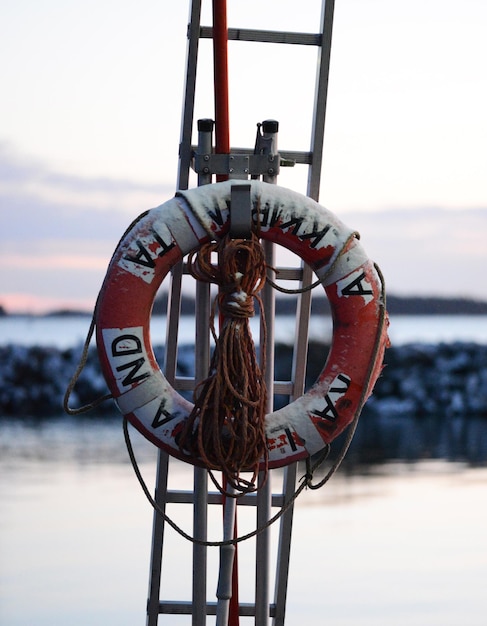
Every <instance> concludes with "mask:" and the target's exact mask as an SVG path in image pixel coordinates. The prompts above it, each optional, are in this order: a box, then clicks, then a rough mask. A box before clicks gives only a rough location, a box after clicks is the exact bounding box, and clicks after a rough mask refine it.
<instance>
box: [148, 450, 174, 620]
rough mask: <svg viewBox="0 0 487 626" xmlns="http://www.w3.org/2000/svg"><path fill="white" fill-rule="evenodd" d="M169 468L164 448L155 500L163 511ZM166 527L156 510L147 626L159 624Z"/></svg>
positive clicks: (158, 458) (158, 463)
mask: <svg viewBox="0 0 487 626" xmlns="http://www.w3.org/2000/svg"><path fill="white" fill-rule="evenodd" d="M168 468H169V455H168V454H167V453H166V452H164V451H163V450H159V451H158V455H157V470H156V486H155V493H154V500H155V501H156V502H157V504H158V505H159V506H160V507H161V509H162V510H163V511H165V510H166V494H167V476H168ZM164 529H165V521H164V518H163V517H162V516H161V515H159V513H157V511H154V513H153V517H152V545H151V556H150V569H149V591H148V599H147V619H146V626H157V622H158V619H159V602H160V594H161V574H162V553H163V546H164Z"/></svg>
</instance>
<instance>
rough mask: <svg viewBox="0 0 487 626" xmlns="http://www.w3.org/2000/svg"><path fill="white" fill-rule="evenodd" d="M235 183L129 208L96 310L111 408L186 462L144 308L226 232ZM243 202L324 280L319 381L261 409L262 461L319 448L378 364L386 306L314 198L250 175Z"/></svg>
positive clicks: (365, 266) (363, 261)
mask: <svg viewBox="0 0 487 626" xmlns="http://www.w3.org/2000/svg"><path fill="white" fill-rule="evenodd" d="M235 184H239V183H238V181H227V182H223V183H216V184H212V185H205V186H202V187H198V188H196V189H191V190H188V191H181V192H178V193H177V195H176V197H174V198H173V199H171V200H169V201H168V202H165V203H164V204H162V205H161V206H159V207H157V208H155V209H152V210H150V211H148V212H147V213H145V214H143V215H142V216H140V218H139V219H138V220H137V221H136V222H135V223H134V224H133V225H132V226H131V227H130V228H129V230H128V231H127V232H126V233H125V235H124V237H123V239H122V241H121V242H120V243H119V245H118V247H117V249H116V251H115V253H114V255H113V258H112V260H111V263H110V265H109V268H108V271H107V275H106V277H105V280H104V283H103V286H102V288H101V291H100V295H99V299H98V303H97V309H96V328H97V331H96V332H97V346H98V353H99V358H100V362H101V367H102V371H103V374H104V376H105V379H106V381H107V384H108V387H109V389H110V391H111V393H112V395H113V397H114V399H115V401H116V403H117V405H118V407H119V409H120V411H121V412H122V414H123V415H125V416H126V417H127V419H128V420H129V421H130V422H131V423H132V424H133V425H134V426H135V427H136V428H137V429H138V430H139V431H140V432H141V433H143V434H144V435H145V436H146V437H147V438H148V439H149V440H150V441H152V442H153V443H154V444H155V445H157V446H159V447H160V448H162V449H164V450H166V451H167V452H169V453H170V454H172V455H173V456H176V457H178V458H182V459H183V460H185V461H187V462H189V463H193V464H196V465H198V464H199V460H198V459H197V458H192V457H191V456H189V455H185V454H183V453H182V452H181V450H180V449H179V447H178V444H177V435H178V432H180V430H181V426H182V424H183V421H184V420H185V419H187V417H188V415H189V414H190V412H191V409H192V404H191V403H190V402H188V401H187V400H185V399H184V398H183V397H182V396H181V395H180V394H179V393H177V392H176V391H175V389H174V388H173V387H172V386H171V385H170V384H169V382H168V381H167V379H166V378H165V377H164V374H163V373H162V372H161V370H160V368H159V365H158V364H157V361H156V359H155V357H154V353H153V350H152V346H151V340H150V334H149V324H150V316H151V311H152V305H153V302H154V298H155V294H156V292H157V289H158V287H159V286H160V285H161V283H162V281H163V280H164V278H165V277H166V275H167V274H168V272H169V271H170V270H171V268H172V267H173V266H174V265H175V264H176V263H178V262H179V261H181V259H182V258H183V257H184V256H185V255H186V254H188V253H189V252H191V251H193V250H195V249H197V248H198V247H199V246H201V245H202V244H203V243H205V242H208V241H209V240H211V239H216V238H221V237H222V236H224V235H225V234H226V233H227V232H228V230H229V224H230V220H229V207H230V198H231V185H235ZM245 184H248V181H245ZM251 202H252V207H253V216H254V217H253V219H254V226H255V228H256V229H257V224H258V234H259V236H260V237H261V238H262V239H266V240H269V241H272V242H274V243H277V244H280V245H282V246H285V247H286V248H288V249H289V250H291V251H292V252H294V253H295V254H297V255H298V256H299V257H301V259H303V260H304V261H305V262H306V263H308V264H309V265H310V266H311V267H312V269H313V270H314V272H315V274H316V275H317V277H318V278H320V279H323V285H324V288H325V291H326V294H327V296H328V299H329V301H330V306H331V309H332V315H333V338H332V343H331V347H330V351H329V354H328V358H327V360H326V363H325V365H324V368H323V370H322V372H321V374H320V376H319V378H318V380H317V381H316V383H315V384H314V385H313V387H312V388H311V389H309V391H307V393H305V394H304V395H303V396H301V397H300V398H298V399H297V400H295V401H294V402H292V403H290V404H289V405H287V406H285V407H284V408H281V409H279V410H277V411H275V412H273V413H270V414H268V415H267V416H266V418H265V421H266V435H267V443H268V450H269V467H271V468H272V467H279V466H282V465H288V464H289V463H291V462H293V461H296V460H299V459H302V458H306V457H308V456H309V455H312V454H314V453H316V452H318V451H319V450H321V449H323V448H324V447H325V445H326V444H327V443H329V442H331V441H332V440H333V439H334V438H335V437H337V436H338V435H339V434H340V433H341V432H342V431H343V430H344V429H345V428H346V427H347V426H348V425H349V424H350V423H351V421H352V420H353V419H354V417H355V416H356V415H357V413H358V412H360V410H361V408H362V405H363V402H364V401H365V399H366V398H367V397H368V396H369V395H370V394H371V392H372V389H373V386H374V384H375V382H376V380H377V378H378V376H379V374H380V371H381V369H382V360H383V354H384V349H385V347H386V344H387V341H388V340H387V314H386V312H385V305H384V302H383V288H382V283H381V279H380V276H379V274H378V272H377V270H376V268H375V266H374V264H373V262H372V261H371V260H370V259H369V258H368V257H367V255H366V254H365V252H364V250H363V248H362V246H361V244H360V242H359V241H358V239H357V238H356V237H354V236H353V234H354V231H352V230H350V229H349V228H348V227H346V226H345V225H344V224H343V223H342V222H341V221H340V220H338V219H337V218H336V217H335V216H334V215H333V214H332V213H330V212H329V211H328V210H326V209H325V208H323V207H322V206H321V205H319V204H318V203H316V202H315V201H314V200H311V199H310V198H308V197H306V196H303V195H301V194H298V193H296V192H293V191H290V190H287V189H284V188H282V187H278V186H276V185H270V184H267V183H263V182H260V181H251Z"/></svg>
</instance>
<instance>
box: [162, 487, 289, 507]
mask: <svg viewBox="0 0 487 626" xmlns="http://www.w3.org/2000/svg"><path fill="white" fill-rule="evenodd" d="M256 498H257V495H256V494H255V493H247V494H245V496H242V497H241V498H238V500H237V504H238V505H239V506H255V505H256ZM193 500H194V494H193V492H192V491H185V490H182V489H172V490H168V491H167V495H166V502H171V503H172V504H191V503H192V502H193ZM222 503H223V496H222V494H221V493H219V492H217V491H210V492H209V493H208V504H222ZM283 505H284V494H283V493H273V494H272V496H271V506H272V507H275V508H279V507H282V506H283Z"/></svg>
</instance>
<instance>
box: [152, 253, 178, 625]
mask: <svg viewBox="0 0 487 626" xmlns="http://www.w3.org/2000/svg"><path fill="white" fill-rule="evenodd" d="M181 281H182V263H179V264H178V265H177V266H176V267H175V268H174V269H173V272H172V276H171V288H170V290H169V294H168V303H167V322H166V323H167V326H166V351H165V355H164V371H165V373H166V378H167V379H168V381H169V382H170V383H173V382H174V380H175V378H176V364H177V337H178V329H179V313H180V307H181ZM168 467H169V456H168V454H167V453H166V452H164V450H161V449H159V450H158V453H157V470H156V479H155V492H154V499H155V501H156V503H157V504H158V506H160V507H161V508H162V509H163V510H165V506H166V496H167V478H168ZM164 530H165V521H164V518H163V517H162V516H161V515H159V513H158V512H157V511H154V513H153V521H152V545H151V556H150V570H149V591H148V601H147V626H157V623H158V618H159V599H160V588H161V574H162V556H163V547H164Z"/></svg>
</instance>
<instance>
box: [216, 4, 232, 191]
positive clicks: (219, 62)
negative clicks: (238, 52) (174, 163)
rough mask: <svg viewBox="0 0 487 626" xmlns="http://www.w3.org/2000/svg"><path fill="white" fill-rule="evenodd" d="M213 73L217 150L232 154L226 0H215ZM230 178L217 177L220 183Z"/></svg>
mask: <svg viewBox="0 0 487 626" xmlns="http://www.w3.org/2000/svg"><path fill="white" fill-rule="evenodd" d="M213 72H214V92H215V150H216V153H217V154H229V153H230V118H229V112H228V27H227V3H226V0H213ZM227 178H228V176H225V175H221V176H217V180H218V181H222V180H227Z"/></svg>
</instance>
